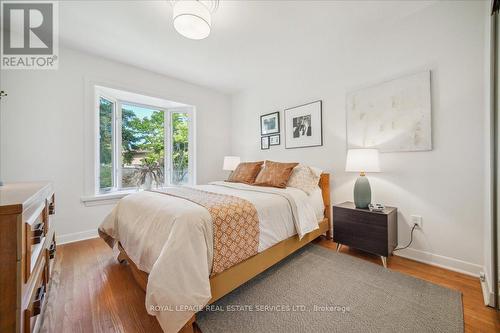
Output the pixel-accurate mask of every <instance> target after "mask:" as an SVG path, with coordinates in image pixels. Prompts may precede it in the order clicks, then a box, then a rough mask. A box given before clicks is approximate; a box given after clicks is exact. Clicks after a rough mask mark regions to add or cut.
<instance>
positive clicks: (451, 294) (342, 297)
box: [196, 244, 464, 333]
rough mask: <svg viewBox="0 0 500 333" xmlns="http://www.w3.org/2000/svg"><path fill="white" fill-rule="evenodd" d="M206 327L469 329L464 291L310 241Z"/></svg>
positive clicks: (218, 330)
mask: <svg viewBox="0 0 500 333" xmlns="http://www.w3.org/2000/svg"><path fill="white" fill-rule="evenodd" d="M196 322H197V324H198V326H199V327H200V328H201V330H202V332H203V333H225V332H228V333H229V332H231V333H237V332H447V333H450V332H463V331H464V322H463V312H462V294H461V293H460V292H458V291H454V290H450V289H447V288H443V287H440V286H437V285H435V284H432V283H429V282H426V281H423V280H420V279H416V278H413V277H411V276H407V275H403V274H400V273H397V272H393V271H390V270H386V269H384V268H383V267H382V266H379V265H376V264H373V263H370V262H367V261H365V260H362V259H358V258H355V257H352V256H349V255H346V254H339V253H336V252H335V251H332V250H328V249H325V248H323V247H321V246H318V245H314V244H311V245H308V246H306V247H305V248H303V249H301V250H299V251H298V252H296V253H295V254H293V255H291V256H290V257H288V258H286V259H285V260H283V261H282V262H280V263H279V264H277V265H275V266H273V267H271V268H270V269H268V270H267V271H265V272H264V273H262V274H260V275H259V276H257V277H256V278H254V279H253V280H251V281H249V282H247V283H246V284H244V285H243V286H241V287H240V288H238V289H236V290H235V291H234V292H232V293H230V294H229V295H226V296H225V297H223V298H222V299H220V300H219V301H217V302H216V303H214V304H213V305H212V306H211V307H210V308H209V309H207V310H205V311H203V312H201V313H198V314H197V316H196Z"/></svg>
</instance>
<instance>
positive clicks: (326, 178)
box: [318, 173, 332, 237]
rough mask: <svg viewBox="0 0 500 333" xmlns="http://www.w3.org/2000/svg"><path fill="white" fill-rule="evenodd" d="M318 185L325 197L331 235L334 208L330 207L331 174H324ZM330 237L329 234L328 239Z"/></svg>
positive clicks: (326, 214) (326, 216)
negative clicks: (332, 210)
mask: <svg viewBox="0 0 500 333" xmlns="http://www.w3.org/2000/svg"><path fill="white" fill-rule="evenodd" d="M318 185H319V187H320V188H321V195H322V196H323V203H324V204H325V218H327V219H328V223H329V224H330V233H331V223H332V216H331V214H332V213H331V209H332V207H331V205H330V174H329V173H322V174H321V176H320V178H319V183H318ZM330 235H331V234H330ZM330 235H329V234H328V233H327V237H329V236H330Z"/></svg>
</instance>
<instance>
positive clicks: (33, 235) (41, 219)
mask: <svg viewBox="0 0 500 333" xmlns="http://www.w3.org/2000/svg"><path fill="white" fill-rule="evenodd" d="M48 221H49V219H48V215H47V205H46V203H45V202H43V204H42V205H40V206H39V207H38V208H37V209H36V210H35V211H34V212H33V214H32V215H31V216H28V217H27V218H26V222H25V223H24V232H23V234H24V242H23V243H24V249H23V257H24V258H23V261H24V282H25V283H26V282H27V281H28V279H29V278H30V276H31V274H32V273H33V269H34V267H35V264H36V262H37V261H38V260H39V257H40V256H41V255H43V254H44V245H45V236H46V233H47V230H48Z"/></svg>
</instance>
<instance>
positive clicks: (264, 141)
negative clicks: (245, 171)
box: [260, 136, 269, 149]
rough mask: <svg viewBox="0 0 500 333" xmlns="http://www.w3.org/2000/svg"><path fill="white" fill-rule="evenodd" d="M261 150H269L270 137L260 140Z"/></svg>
mask: <svg viewBox="0 0 500 333" xmlns="http://www.w3.org/2000/svg"><path fill="white" fill-rule="evenodd" d="M260 149H269V137H268V136H263V137H261V138H260Z"/></svg>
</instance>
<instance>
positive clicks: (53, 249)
mask: <svg viewBox="0 0 500 333" xmlns="http://www.w3.org/2000/svg"><path fill="white" fill-rule="evenodd" d="M55 255H56V242H52V244H50V247H49V258H50V259H54V257H55Z"/></svg>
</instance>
